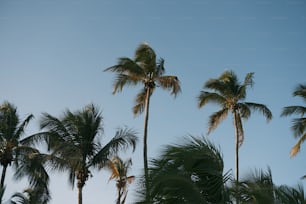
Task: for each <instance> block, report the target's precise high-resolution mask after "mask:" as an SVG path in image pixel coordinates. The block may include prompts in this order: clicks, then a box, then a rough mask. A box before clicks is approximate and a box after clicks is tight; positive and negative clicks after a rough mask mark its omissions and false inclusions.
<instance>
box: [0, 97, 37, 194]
mask: <svg viewBox="0 0 306 204" xmlns="http://www.w3.org/2000/svg"><path fill="white" fill-rule="evenodd" d="M32 118H33V115H29V116H27V117H26V119H25V120H23V121H22V122H21V121H20V118H19V116H18V114H17V108H16V107H15V106H14V105H13V104H11V103H9V102H4V103H3V104H2V105H1V106H0V164H1V166H2V175H1V182H0V188H1V189H2V188H3V187H4V181H5V176H6V171H7V168H8V167H9V166H10V165H11V164H12V163H14V166H15V167H16V169H18V168H22V167H23V166H22V165H21V163H22V164H24V163H27V162H22V160H24V159H26V158H29V157H30V155H35V154H39V151H38V150H37V149H35V148H33V147H30V146H28V145H25V144H24V141H25V140H26V139H27V138H23V139H22V136H23V134H24V131H25V128H26V126H27V124H28V123H29V122H30V120H31V119H32ZM28 161H29V160H28ZM31 168H36V167H31ZM26 173H29V174H30V173H33V172H26ZM26 173H24V174H23V176H26ZM20 177H22V176H20ZM20 177H19V178H20ZM32 182H35V177H32Z"/></svg>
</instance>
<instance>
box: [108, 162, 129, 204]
mask: <svg viewBox="0 0 306 204" xmlns="http://www.w3.org/2000/svg"><path fill="white" fill-rule="evenodd" d="M131 165H132V160H131V159H128V160H127V161H125V162H124V161H122V159H121V158H120V157H118V156H115V157H114V158H113V159H112V160H110V161H109V164H108V167H109V169H110V171H111V173H112V174H111V176H110V178H109V180H112V179H115V180H116V186H117V191H118V198H117V201H116V203H117V204H124V203H125V200H126V196H127V193H128V191H127V185H128V184H130V183H132V182H133V181H134V179H135V176H128V175H127V174H128V170H129V169H130V167H131Z"/></svg>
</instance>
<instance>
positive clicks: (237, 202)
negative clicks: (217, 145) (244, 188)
mask: <svg viewBox="0 0 306 204" xmlns="http://www.w3.org/2000/svg"><path fill="white" fill-rule="evenodd" d="M237 117H238V116H237V113H236V111H234V128H235V137H236V143H235V155H236V165H235V166H236V170H235V179H236V204H239V196H238V182H239V130H238V123H237Z"/></svg>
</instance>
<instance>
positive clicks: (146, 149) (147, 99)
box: [143, 87, 151, 201]
mask: <svg viewBox="0 0 306 204" xmlns="http://www.w3.org/2000/svg"><path fill="white" fill-rule="evenodd" d="M146 91H147V93H146V102H145V121H144V133H143V164H144V174H145V185H146V186H145V188H146V198H147V199H148V196H149V181H148V152H147V151H148V147H147V138H148V121H149V105H150V92H151V89H150V88H148V87H147V90H146ZM147 201H148V200H147Z"/></svg>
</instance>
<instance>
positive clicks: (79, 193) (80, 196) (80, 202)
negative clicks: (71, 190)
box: [78, 185, 83, 204]
mask: <svg viewBox="0 0 306 204" xmlns="http://www.w3.org/2000/svg"><path fill="white" fill-rule="evenodd" d="M82 191H83V186H81V185H80V186H78V204H82V202H83V195H82Z"/></svg>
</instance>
